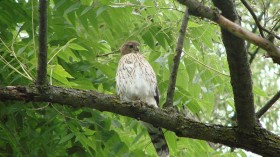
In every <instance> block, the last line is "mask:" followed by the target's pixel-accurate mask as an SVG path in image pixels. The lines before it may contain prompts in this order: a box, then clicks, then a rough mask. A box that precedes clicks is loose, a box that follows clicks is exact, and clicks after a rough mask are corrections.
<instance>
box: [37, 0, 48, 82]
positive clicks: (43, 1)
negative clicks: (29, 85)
mask: <svg viewBox="0 0 280 157" xmlns="http://www.w3.org/2000/svg"><path fill="white" fill-rule="evenodd" d="M47 3H48V1H47V0H40V1H39V10H38V11H39V54H38V67H37V78H36V84H37V85H46V84H47V83H48V81H47V60H48V58H47V55H48V54H47V51H48V47H47V28H48V27H47V22H48V20H47V17H48V15H47V8H48V5H47Z"/></svg>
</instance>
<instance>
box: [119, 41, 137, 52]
mask: <svg viewBox="0 0 280 157" xmlns="http://www.w3.org/2000/svg"><path fill="white" fill-rule="evenodd" d="M139 46H140V44H139V43H138V42H136V41H129V42H126V43H125V44H123V46H122V48H121V54H122V55H126V54H129V53H138V52H139Z"/></svg>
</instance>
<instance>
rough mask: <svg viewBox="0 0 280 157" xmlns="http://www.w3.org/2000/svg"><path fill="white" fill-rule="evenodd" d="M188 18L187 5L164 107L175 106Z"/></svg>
mask: <svg viewBox="0 0 280 157" xmlns="http://www.w3.org/2000/svg"><path fill="white" fill-rule="evenodd" d="M188 18H189V12H188V8H187V7H186V11H185V14H184V17H183V20H182V25H181V28H180V35H179V38H178V41H177V47H176V54H175V55H174V58H173V67H172V72H171V74H170V79H169V86H168V90H167V98H166V102H165V104H164V107H172V106H173V96H174V91H175V85H176V78H177V73H178V67H179V64H180V58H181V54H182V49H183V44H184V39H185V33H186V29H187V25H188Z"/></svg>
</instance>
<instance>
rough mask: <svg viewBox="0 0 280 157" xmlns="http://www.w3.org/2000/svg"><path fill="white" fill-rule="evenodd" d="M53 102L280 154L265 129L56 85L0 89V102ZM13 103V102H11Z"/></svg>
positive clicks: (279, 147) (277, 141)
mask: <svg viewBox="0 0 280 157" xmlns="http://www.w3.org/2000/svg"><path fill="white" fill-rule="evenodd" d="M7 100H19V101H25V102H29V101H33V102H52V103H59V104H64V105H68V106H72V107H88V108H94V109H97V110H100V111H109V112H113V113H117V114H121V115H124V116H128V117H132V118H135V119H140V120H142V121H144V122H148V123H150V124H153V125H155V126H158V127H162V128H166V129H168V130H170V131H173V132H175V133H176V134H177V135H178V136H181V137H189V138H195V139H201V140H207V141H211V142H215V143H221V144H224V145H227V146H230V147H237V148H243V149H246V150H249V151H252V152H254V153H257V154H260V155H263V156H271V157H273V156H275V157H276V156H278V155H279V154H280V138H279V137H278V136H276V135H274V134H272V133H270V132H268V131H266V130H265V129H262V128H255V129H254V130H252V131H251V132H241V131H239V129H237V128H235V127H225V126H220V125H209V124H203V123H199V122H195V121H193V120H190V119H187V118H185V117H184V116H183V115H181V114H179V113H177V112H176V111H174V110H172V109H160V108H154V107H150V106H147V105H145V104H144V103H141V102H123V103H121V102H120V100H119V99H118V98H117V97H115V96H114V95H107V94H101V93H98V92H95V91H85V90H76V89H65V88H62V87H55V86H37V87H36V86H18V87H15V86H8V87H0V101H7ZM11 104H12V103H11Z"/></svg>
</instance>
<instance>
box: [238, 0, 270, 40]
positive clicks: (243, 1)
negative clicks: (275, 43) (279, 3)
mask: <svg viewBox="0 0 280 157" xmlns="http://www.w3.org/2000/svg"><path fill="white" fill-rule="evenodd" d="M241 2H242V4H243V5H244V6H245V7H246V8H247V10H248V11H249V12H250V14H251V15H252V17H253V19H254V21H255V23H256V25H257V27H258V28H259V32H260V34H261V36H262V37H263V38H264V37H265V36H264V34H263V31H262V29H263V27H262V26H261V24H260V22H259V20H258V18H257V16H256V14H255V13H254V11H253V9H252V8H251V7H250V5H249V4H248V3H247V2H246V0H241Z"/></svg>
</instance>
